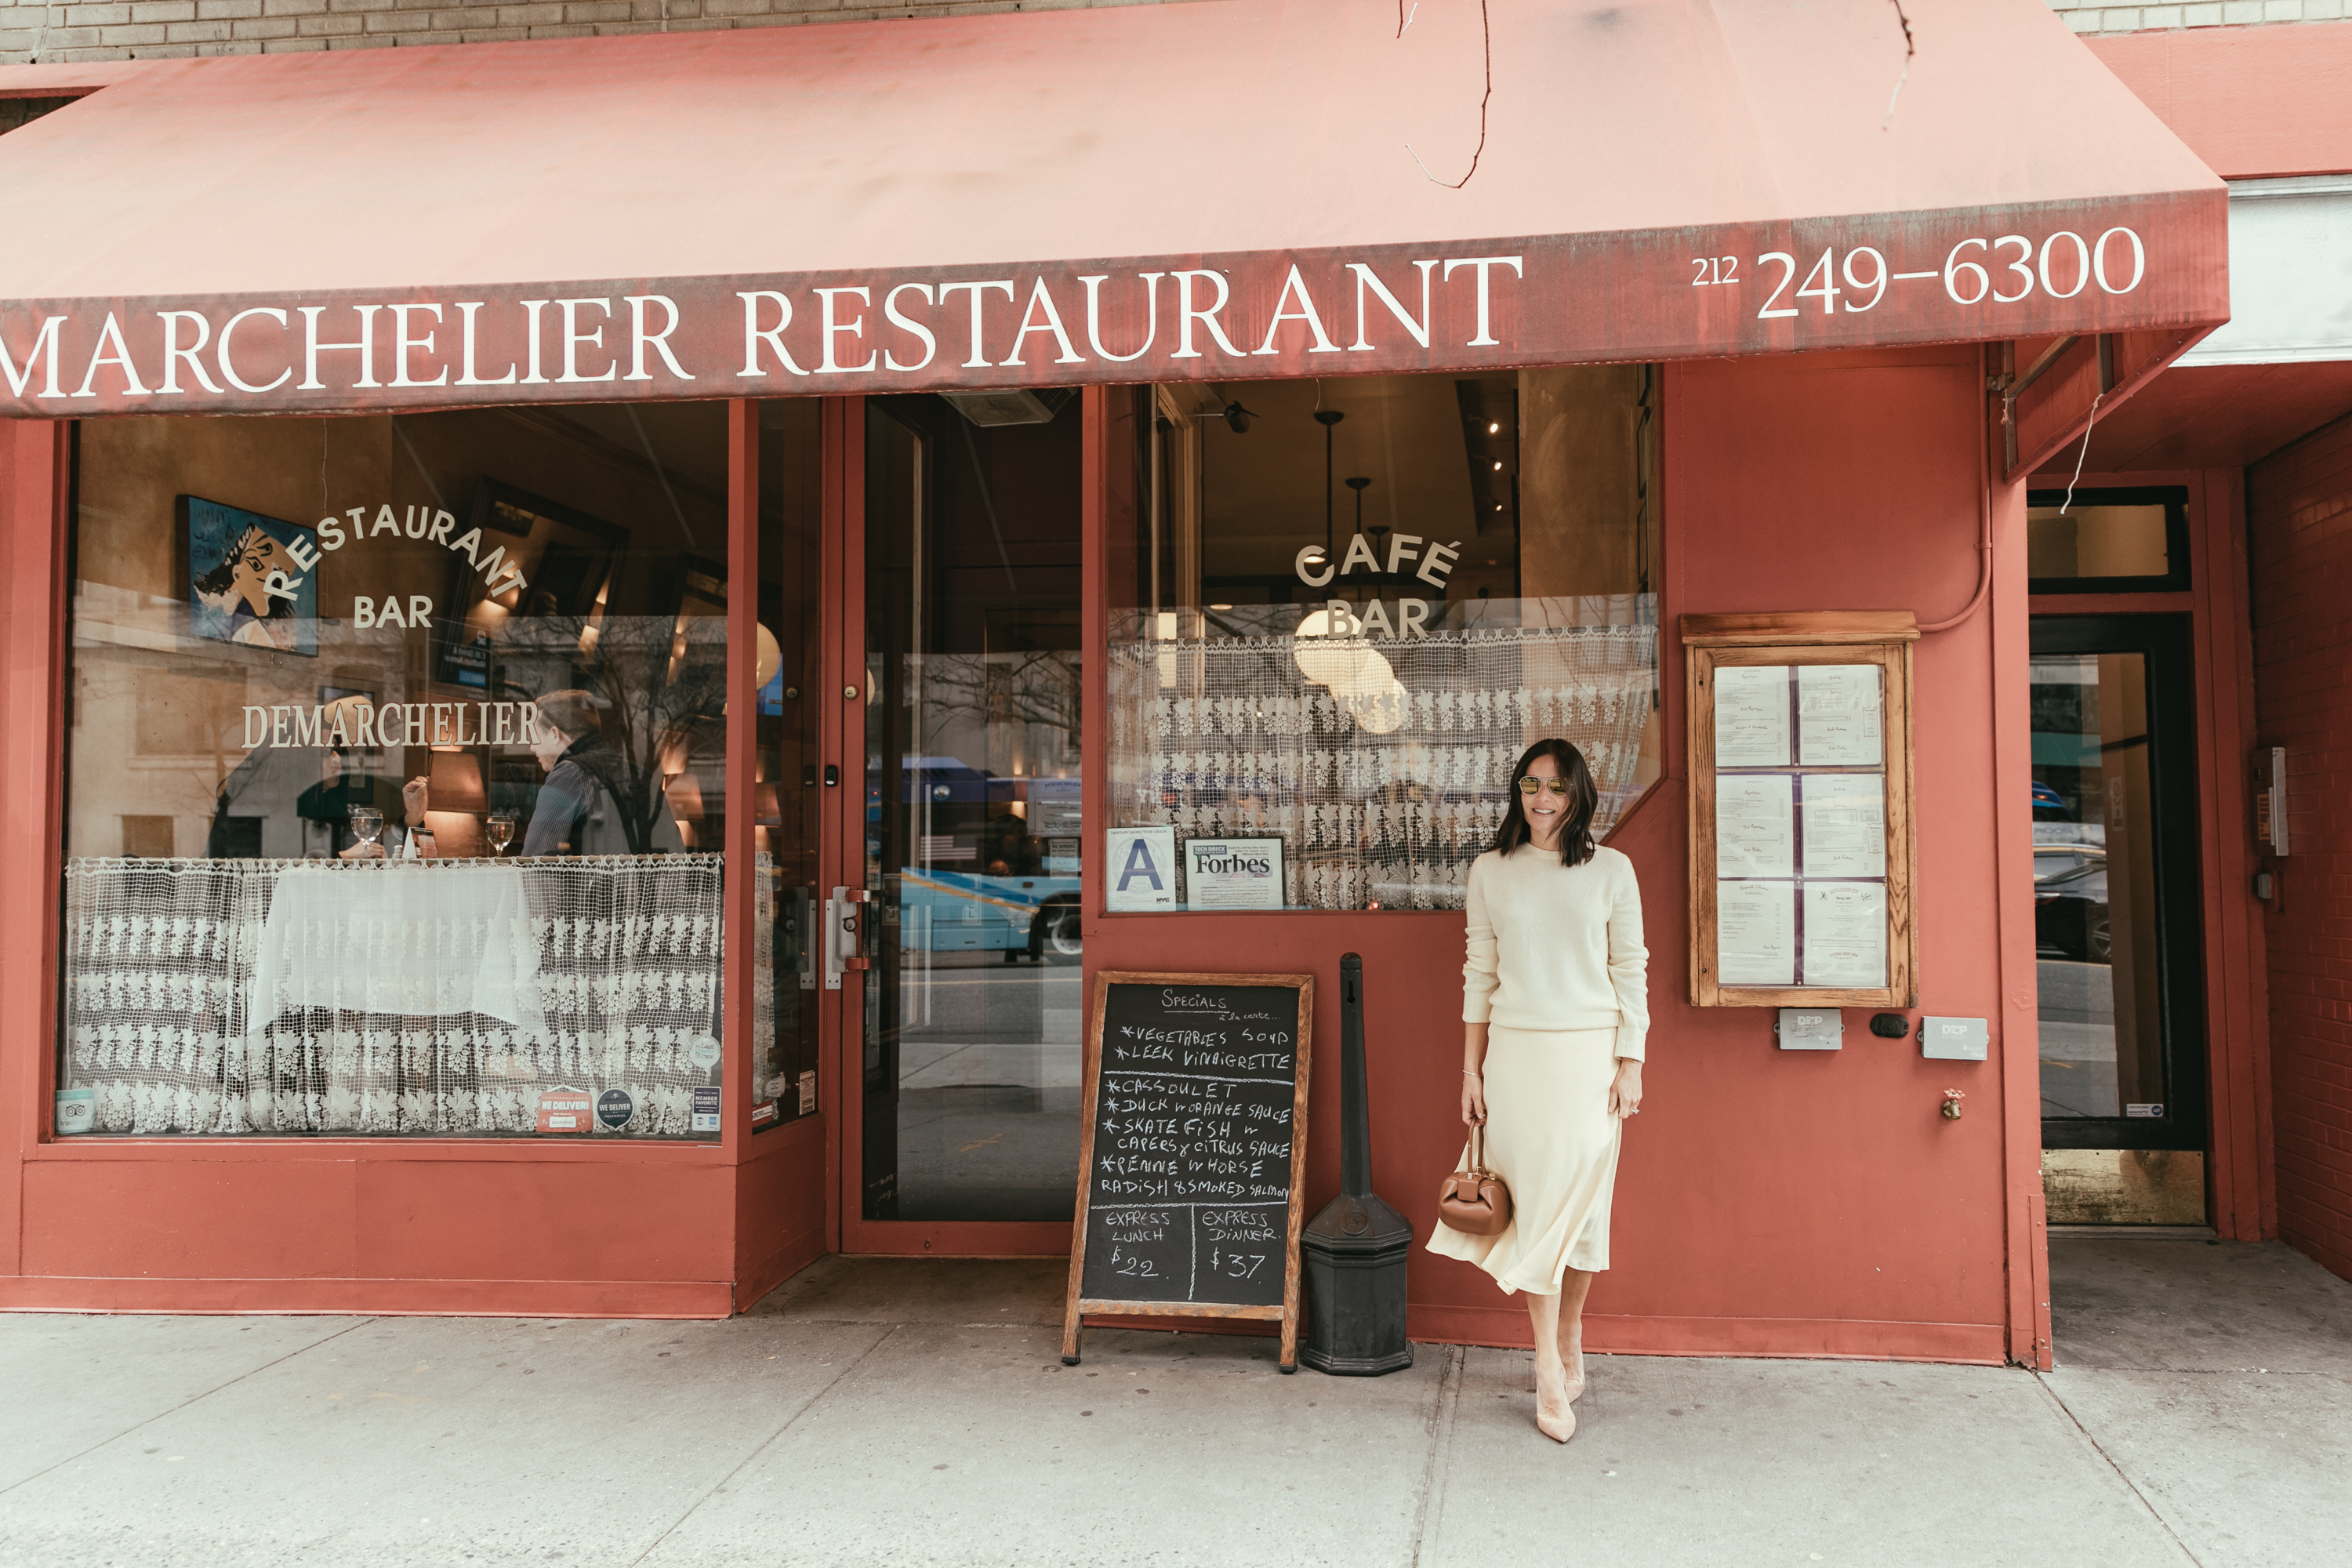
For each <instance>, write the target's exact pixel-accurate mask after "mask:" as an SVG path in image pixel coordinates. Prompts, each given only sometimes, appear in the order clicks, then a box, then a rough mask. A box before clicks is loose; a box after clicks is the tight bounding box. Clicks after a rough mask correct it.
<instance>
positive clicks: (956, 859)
mask: <svg viewBox="0 0 2352 1568" xmlns="http://www.w3.org/2000/svg"><path fill="white" fill-rule="evenodd" d="M864 409H865V422H866V451H865V459H866V483H865V491H866V497H865V519H864V530H865V538H864V551H863V555H864V588H865V595H864V605H863V609H864V616H863V619H864V627H863V636H862V638H861V648H862V660H863V665H864V682H865V691H864V693H863V700H864V702H865V742H866V743H865V747H864V752H865V755H864V758H863V762H864V764H865V765H864V777H863V780H862V781H861V787H862V792H863V799H864V802H865V819H866V837H865V865H864V868H863V886H862V888H860V889H855V890H853V891H852V893H851V900H852V901H854V900H855V897H856V893H862V894H863V895H864V898H865V900H866V902H865V904H864V906H863V910H862V911H861V912H862V918H863V923H864V926H865V942H864V950H865V951H864V954H863V956H864V959H865V962H866V965H867V967H866V968H865V969H864V971H863V972H862V973H857V972H852V973H849V974H848V975H845V982H846V983H845V985H844V998H845V1004H846V1003H848V1001H849V998H850V995H851V994H852V992H853V991H862V994H861V995H860V996H858V998H857V1002H858V1004H859V1005H845V1028H853V1029H855V1030H856V1031H857V1033H856V1039H857V1040H858V1044H859V1047H860V1049H859V1066H860V1069H861V1070H860V1072H859V1074H858V1083H857V1093H858V1104H857V1107H856V1111H855V1113H854V1115H853V1117H852V1118H851V1121H852V1125H853V1128H854V1131H855V1137H854V1139H849V1140H845V1143H849V1144H853V1145H854V1147H853V1148H849V1149H845V1157H846V1158H847V1161H848V1168H847V1169H846V1170H845V1178H846V1179H845V1183H844V1189H845V1207H846V1208H847V1209H848V1210H849V1213H848V1214H847V1215H845V1221H846V1223H845V1230H844V1234H845V1238H846V1245H847V1246H849V1247H851V1248H852V1249H853V1250H869V1251H922V1250H932V1251H946V1252H954V1251H963V1252H997V1253H1003V1252H1024V1251H1038V1252H1046V1253H1051V1252H1058V1251H1061V1250H1063V1249H1065V1248H1066V1247H1067V1246H1068V1245H1069V1221H1070V1216H1071V1214H1072V1212H1073V1209H1074V1203H1075V1196H1076V1186H1077V1161H1078V1090H1079V1072H1080V1062H1081V1050H1080V1045H1079V1040H1080V1034H1079V1028H1080V1017H1081V1013H1082V1010H1083V1006H1082V1004H1083V997H1084V982H1083V975H1082V973H1081V969H1080V962H1079V961H1080V957H1081V952H1080V939H1079V919H1078V876H1079V866H1080V860H1081V856H1082V855H1083V854H1084V853H1085V850H1084V846H1085V844H1086V842H1087V833H1086V831H1085V826H1084V824H1083V822H1082V820H1081V813H1080V800H1081V794H1080V784H1079V778H1078V773H1079V739H1080V734H1079V716H1080V713H1081V711H1082V704H1081V680H1080V666H1081V659H1080V654H1079V647H1080V627H1081V618H1080V584H1081V580H1082V574H1081V569H1080V538H1081V529H1080V505H1079V502H1080V484H1079V461H1080V450H1081V447H1080V440H1079V436H1080V404H1079V400H1078V399H1077V398H1076V396H1075V395H1055V394H1047V395H1023V397H1022V398H1020V399H1017V400H1009V399H1004V398H990V397H979V396H975V397H972V398H966V399H950V398H948V397H940V396H928V395H927V396H918V397H891V398H870V399H867V400H866V402H865V404H864ZM853 526H855V520H854V519H853ZM852 668H855V666H853V667H852ZM849 782H850V781H848V780H845V781H844V783H845V784H848V783H849ZM861 981H862V986H861V985H859V984H858V982H861ZM853 1017H854V1019H855V1021H853Z"/></svg>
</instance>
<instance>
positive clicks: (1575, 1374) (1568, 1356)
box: [1559, 1336, 1585, 1405]
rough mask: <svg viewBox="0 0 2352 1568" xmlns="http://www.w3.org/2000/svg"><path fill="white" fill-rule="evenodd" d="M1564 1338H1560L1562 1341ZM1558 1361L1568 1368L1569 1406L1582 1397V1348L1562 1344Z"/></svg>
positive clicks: (1583, 1380) (1577, 1345)
mask: <svg viewBox="0 0 2352 1568" xmlns="http://www.w3.org/2000/svg"><path fill="white" fill-rule="evenodd" d="M1565 1337H1566V1336H1562V1338H1563V1341H1564V1340H1565ZM1559 1359H1560V1361H1561V1363H1563V1364H1564V1365H1565V1366H1566V1367H1567V1368H1568V1402H1569V1403H1570V1405H1573V1404H1575V1403H1576V1402H1577V1401H1578V1400H1580V1399H1581V1398H1583V1397H1584V1382H1585V1379H1584V1347H1583V1345H1581V1344H1574V1345H1571V1344H1568V1343H1565V1342H1563V1343H1562V1344H1561V1345H1560V1347H1559Z"/></svg>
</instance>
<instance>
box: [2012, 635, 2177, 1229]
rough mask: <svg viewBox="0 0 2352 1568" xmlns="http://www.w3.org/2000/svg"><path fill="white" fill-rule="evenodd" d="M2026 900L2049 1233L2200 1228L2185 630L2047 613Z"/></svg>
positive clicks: (2038, 657) (2040, 647)
mask: <svg viewBox="0 0 2352 1568" xmlns="http://www.w3.org/2000/svg"><path fill="white" fill-rule="evenodd" d="M2032 646H2033V654H2032V712H2033V890H2034V940H2035V946H2036V949H2037V963H2036V968H2037V971H2038V973H2039V979H2040V984H2041V1005H2040V1018H2041V1040H2042V1048H2041V1074H2042V1149H2043V1158H2042V1173H2043V1186H2044V1190H2045V1193H2046V1194H2047V1196H2048V1200H2049V1214H2050V1218H2051V1220H2052V1222H2053V1223H2056V1224H2064V1223H2070V1222H2071V1223H2086V1222H2087V1223H2143V1224H2147V1223H2168V1224H2202V1223H2203V1222H2204V1219H2205V1181H2204V1149H2205V1047H2204V1020H2203V1007H2202V994H2201V992H2202V988H2201V985H2200V948H2199V939H2198V922H2197V902H2196V899H2197V843H2198V826H2197V820H2196V810H2195V798H2194V789H2195V785H2194V779H2193V776H2192V774H2191V773H2190V768H2191V766H2192V761H2191V756H2190V750H2189V743H2190V741H2191V738H2192V736H2193V734H2194V723H2195V720H2194V715H2193V713H2192V710H2191V709H2190V704H2189V631H2188V626H2187V625H2186V623H2185V621H2184V620H2183V619H2182V618H2180V617H2178V616H2037V617H2035V619H2034V621H2033V629H2032Z"/></svg>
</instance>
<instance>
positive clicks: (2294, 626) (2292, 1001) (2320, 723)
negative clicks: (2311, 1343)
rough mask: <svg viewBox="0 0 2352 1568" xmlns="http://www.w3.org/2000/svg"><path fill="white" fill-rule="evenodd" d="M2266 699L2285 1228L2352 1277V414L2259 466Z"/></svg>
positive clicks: (2257, 599)
mask: <svg viewBox="0 0 2352 1568" xmlns="http://www.w3.org/2000/svg"><path fill="white" fill-rule="evenodd" d="M2246 511H2247V517H2248V520H2249V522H2250V525H2251V532H2252V541H2253V547H2252V555H2253V594H2252V598H2253V641H2254V706H2255V714H2256V719H2257V723H2258V725H2259V728H2260V731H2261V739H2262V740H2263V741H2264V742H2268V743H2270V744H2273V745H2283V746H2284V747H2286V748H2287V824H2288V832H2289V835H2290V837H2289V843H2288V847H2289V851H2290V853H2289V856H2288V858H2287V860H2286V863H2285V889H2284V903H2285V908H2284V911H2283V912H2274V913H2272V914H2270V915H2268V916H2266V917H2265V921H2264V923H2265V925H2266V926H2267V927H2268V931H2267V936H2268V942H2269V950H2270V964H2269V968H2270V1010H2271V1076H2272V1083H2273V1090H2274V1093H2275V1096H2276V1099H2275V1102H2274V1111H2273V1115H2274V1124H2275V1128H2276V1141H2277V1158H2278V1233H2279V1235H2280V1237H2282V1238H2283V1239H2284V1240H2285V1241H2287V1242H2288V1243H2289V1244H2291V1245H2292V1246H2294V1247H2297V1248H2299V1249H2300V1250H2302V1251H2304V1252H2305V1253H2308V1254H2310V1255H2311V1256H2312V1257H2313V1258H2317V1259H2318V1260H2319V1261H2320V1262H2321V1263H2322V1264H2324V1265H2326V1267H2327V1268H2331V1269H2333V1270H2334V1271H2335V1272H2336V1273H2337V1274H2341V1275H2343V1276H2345V1277H2346V1278H2347V1279H2352V881H2347V876H2346V872H2347V868H2352V804H2347V802H2352V686H2347V683H2346V680H2345V669H2346V667H2347V661H2352V622H2347V619H2346V616H2345V610H2344V605H2345V595H2346V592H2347V587H2348V586H2352V417H2347V418H2344V419H2339V420H2337V421H2336V423H2335V424H2333V425H2330V426H2326V428H2324V429H2322V430H2319V431H2316V432H2315V433H2313V434H2312V435H2310V436H2307V437H2305V438H2304V439H2302V440H2301V441H2298V442H2296V443H2295V444H2294V445H2293V446H2291V447H2287V448H2286V449H2285V450H2284V451H2282V452H2280V453H2278V454H2277V455H2275V456H2273V457H2271V458H2265V459H2264V460H2263V461H2262V462H2260V463H2257V464H2255V465H2254V466H2253V467H2252V468H2249V469H2247V470H2246Z"/></svg>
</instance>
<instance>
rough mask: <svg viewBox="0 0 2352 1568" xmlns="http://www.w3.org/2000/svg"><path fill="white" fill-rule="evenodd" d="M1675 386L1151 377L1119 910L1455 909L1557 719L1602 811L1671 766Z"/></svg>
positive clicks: (1119, 716)
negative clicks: (1662, 648) (1658, 478)
mask: <svg viewBox="0 0 2352 1568" xmlns="http://www.w3.org/2000/svg"><path fill="white" fill-rule="evenodd" d="M1656 384H1657V382H1656V377H1655V374H1654V372H1653V371H1652V370H1650V369H1647V368H1644V367H1642V366H1598V367H1590V368H1576V369H1569V370H1552V371H1528V372H1519V373H1508V374H1496V375H1489V376H1478V377H1468V378H1456V377H1452V376H1441V375H1425V376H1384V377H1363V378H1355V379H1348V380H1323V381H1287V382H1255V383H1226V384H1223V385H1218V386H1206V385H1202V386H1186V387H1172V386H1171V387H1158V388H1149V389H1144V390H1142V391H1139V392H1138V393H1136V394H1135V396H1136V397H1137V398H1138V399H1139V405H1138V410H1137V412H1138V417H1137V419H1136V421H1135V426H1136V428H1137V431H1138V445H1139V451H1138V453H1137V464H1138V468H1139V472H1140V474H1141V476H1142V479H1141V483H1140V485H1139V496H1138V500H1137V513H1138V520H1137V521H1138V526H1137V530H1136V538H1135V541H1134V544H1133V553H1132V559H1131V560H1128V559H1121V560H1120V561H1118V563H1116V568H1115V570H1116V581H1117V584H1118V589H1119V590H1120V591H1122V592H1131V597H1129V600H1128V606H1127V607H1126V608H1124V609H1123V610H1118V611H1115V612H1114V614H1113V616H1112V626H1111V648H1110V661H1109V663H1110V668H1109V679H1110V704H1109V710H1110V711H1109V718H1110V724H1111V734H1110V737H1109V741H1110V744H1109V753H1110V758H1111V764H1110V765H1111V778H1110V796H1111V813H1112V820H1111V823H1110V826H1111V828H1112V830H1113V832H1112V841H1111V847H1110V854H1109V857H1108V859H1107V860H1106V862H1105V868H1106V876H1107V878H1108V907H1109V908H1110V909H1111V910H1115V911H1116V910H1149V909H1190V910H1210V909H1245V908H1258V909H1305V910H1358V909H1424V910H1426V909H1458V908H1460V907H1461V904H1462V899H1463V889H1464V884H1465V880H1466V878H1467V876H1468V872H1469V866H1470V862H1471V861H1472V860H1473V859H1475V858H1476V857H1477V855H1478V854H1479V852H1480V851H1481V850H1483V849H1484V848H1485V847H1486V843H1487V840H1488V839H1489V837H1491V835H1492V834H1493V831H1494V827H1495V825H1496V822H1497V821H1498V820H1499V818H1500V816H1501V815H1502V810H1503V806H1504V800H1503V794H1504V791H1505V789H1506V788H1507V785H1508V783H1509V776H1510V769H1511V767H1512V764H1513V763H1515V762H1516V761H1517V757H1518V755H1519V753H1520V752H1521V751H1522V750H1523V749H1524V748H1525V747H1526V746H1527V744H1528V742H1531V741H1534V740H1536V739H1538V738H1539V737H1541V736H1545V735H1564V736H1566V737H1567V738H1568V739H1570V741H1573V742H1575V743H1576V744H1577V746H1578V747H1579V748H1580V749H1581V750H1582V751H1583V752H1584V754H1585V757H1586V759H1587V760H1588V762H1589V763H1591V767H1592V772H1593V776H1594V778H1595V780H1596V781H1597V782H1598V783H1599V784H1600V786H1601V811H1600V816H1599V817H1598V819H1597V820H1596V821H1595V823H1594V827H1595V829H1596V831H1599V832H1606V831H1607V829H1608V828H1609V826H1612V824H1613V823H1614V822H1615V821H1616V819H1617V818H1618V816H1620V815H1621V814H1622V812H1623V810H1624V808H1625V807H1626V806H1627V805H1630V804H1631V803H1632V802H1633V799H1634V798H1635V797H1637V796H1638V795H1640V793H1641V792H1642V791H1643V789H1644V788H1646V787H1647V786H1648V784H1650V783H1651V782H1652V781H1653V780H1654V779H1655V778H1656V777H1657V776H1658V773H1659V771H1660V756H1661V752H1660V733H1659V709H1658V701H1657V681H1656V672H1657V598H1656V563H1657V538H1658V519H1657V508H1656V503H1655V500H1654V496H1655V484H1654V433H1655V429H1656ZM1130 584H1131V589H1130Z"/></svg>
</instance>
